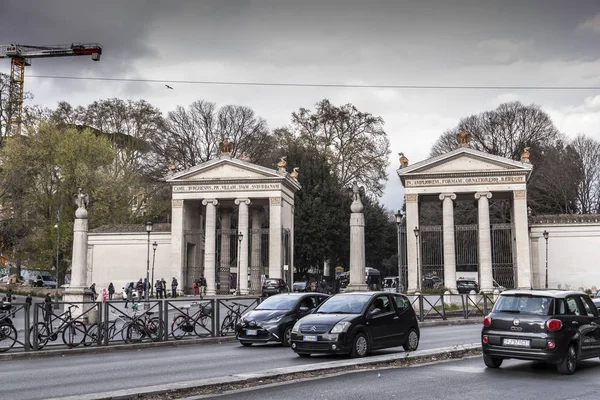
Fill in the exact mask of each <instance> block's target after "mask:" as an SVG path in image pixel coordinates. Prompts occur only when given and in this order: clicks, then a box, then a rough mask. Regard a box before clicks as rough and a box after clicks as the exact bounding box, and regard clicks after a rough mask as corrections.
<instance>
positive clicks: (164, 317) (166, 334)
mask: <svg viewBox="0 0 600 400" xmlns="http://www.w3.org/2000/svg"><path fill="white" fill-rule="evenodd" d="M161 307H162V309H161ZM159 309H161V311H162V312H161V315H162V317H161V319H162V320H163V321H164V322H165V331H164V332H163V337H162V340H163V341H165V342H166V341H167V340H169V301H168V300H166V299H165V300H161V301H160V303H159Z"/></svg>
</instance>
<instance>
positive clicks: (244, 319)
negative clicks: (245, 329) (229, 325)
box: [240, 314, 246, 323]
mask: <svg viewBox="0 0 600 400" xmlns="http://www.w3.org/2000/svg"><path fill="white" fill-rule="evenodd" d="M240 322H242V323H243V322H246V315H245V314H244V315H242V316H241V317H240Z"/></svg>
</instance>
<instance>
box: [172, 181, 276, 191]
mask: <svg viewBox="0 0 600 400" xmlns="http://www.w3.org/2000/svg"><path fill="white" fill-rule="evenodd" d="M257 190H281V184H280V183H238V184H222V185H219V184H216V185H179V186H173V192H176V193H202V192H244V191H257Z"/></svg>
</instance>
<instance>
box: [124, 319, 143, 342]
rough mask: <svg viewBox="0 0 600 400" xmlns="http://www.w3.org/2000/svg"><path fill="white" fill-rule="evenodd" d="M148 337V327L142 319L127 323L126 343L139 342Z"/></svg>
mask: <svg viewBox="0 0 600 400" xmlns="http://www.w3.org/2000/svg"><path fill="white" fill-rule="evenodd" d="M145 337H146V328H145V327H144V324H143V323H142V322H141V321H135V322H130V323H129V324H127V329H126V333H125V343H138V342H141V341H142V340H143V339H144V338H145Z"/></svg>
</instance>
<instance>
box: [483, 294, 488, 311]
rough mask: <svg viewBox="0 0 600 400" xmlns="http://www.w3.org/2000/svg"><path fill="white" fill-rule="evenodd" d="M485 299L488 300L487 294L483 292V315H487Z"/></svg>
mask: <svg viewBox="0 0 600 400" xmlns="http://www.w3.org/2000/svg"><path fill="white" fill-rule="evenodd" d="M487 300H488V298H487V294H485V293H484V294H483V313H484V314H485V315H488V305H487ZM485 315H484V317H485Z"/></svg>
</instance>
